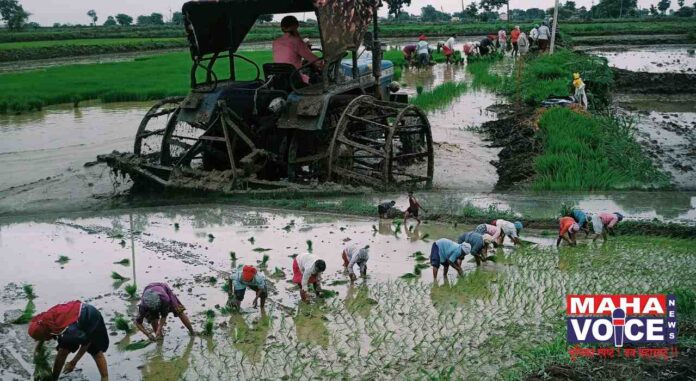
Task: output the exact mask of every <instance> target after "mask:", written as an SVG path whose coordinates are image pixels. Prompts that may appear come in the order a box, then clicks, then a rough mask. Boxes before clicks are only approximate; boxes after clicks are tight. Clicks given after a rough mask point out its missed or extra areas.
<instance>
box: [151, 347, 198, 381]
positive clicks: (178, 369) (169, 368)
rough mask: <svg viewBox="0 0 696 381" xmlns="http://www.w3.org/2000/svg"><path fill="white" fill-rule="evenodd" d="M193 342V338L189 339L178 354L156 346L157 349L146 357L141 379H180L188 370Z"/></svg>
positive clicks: (154, 380) (157, 380)
mask: <svg viewBox="0 0 696 381" xmlns="http://www.w3.org/2000/svg"><path fill="white" fill-rule="evenodd" d="M194 341H195V339H194V338H193V337H191V338H189V339H188V342H187V343H186V347H184V350H183V352H182V353H180V354H178V353H177V352H178V351H177V350H174V351H170V350H166V349H165V348H164V345H162V344H158V345H157V349H156V350H155V351H154V352H153V353H152V354H150V355H149V356H148V361H147V363H146V364H145V366H143V367H142V379H143V380H145V381H147V380H152V381H159V380H178V379H180V378H181V376H182V375H183V374H184V373H186V370H188V368H189V364H190V358H191V350H192V349H193V343H194ZM172 352H174V353H172Z"/></svg>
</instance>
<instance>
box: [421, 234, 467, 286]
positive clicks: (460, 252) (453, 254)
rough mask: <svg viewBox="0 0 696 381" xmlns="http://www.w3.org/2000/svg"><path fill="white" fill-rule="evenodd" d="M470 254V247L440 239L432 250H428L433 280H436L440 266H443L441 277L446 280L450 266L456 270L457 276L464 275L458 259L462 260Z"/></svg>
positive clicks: (465, 244)
mask: <svg viewBox="0 0 696 381" xmlns="http://www.w3.org/2000/svg"><path fill="white" fill-rule="evenodd" d="M469 253H471V245H469V244H468V243H466V242H465V243H461V244H458V243H456V242H454V241H452V240H449V239H447V238H440V239H438V240H437V241H435V242H434V243H433V247H432V249H430V265H431V266H433V280H436V279H437V271H438V269H439V268H440V265H442V266H444V267H445V268H444V271H443V275H444V278H445V279H447V270H449V267H450V265H451V266H452V267H454V269H455V270H457V273H458V274H459V275H464V271H462V267H461V266H460V265H459V264H460V263H461V261H460V260H459V259H460V258H464V256H465V255H467V254H469Z"/></svg>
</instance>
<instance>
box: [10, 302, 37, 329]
mask: <svg viewBox="0 0 696 381" xmlns="http://www.w3.org/2000/svg"><path fill="white" fill-rule="evenodd" d="M34 312H36V306H35V305H34V302H32V301H31V299H30V300H29V301H28V302H27V305H26V306H25V307H24V311H22V314H21V315H20V316H19V317H18V318H17V319H15V320H14V321H13V322H12V323H14V324H27V323H29V322H30V321H31V318H33V317H34Z"/></svg>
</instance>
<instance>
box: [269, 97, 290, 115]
mask: <svg viewBox="0 0 696 381" xmlns="http://www.w3.org/2000/svg"><path fill="white" fill-rule="evenodd" d="M286 103H287V102H285V99H283V98H281V97H278V98H275V99H273V100H272V101H271V103H270V104H269V105H268V111H270V112H272V113H274V114H277V113H279V112H280V111H281V110H283V109H284V108H285V104H286Z"/></svg>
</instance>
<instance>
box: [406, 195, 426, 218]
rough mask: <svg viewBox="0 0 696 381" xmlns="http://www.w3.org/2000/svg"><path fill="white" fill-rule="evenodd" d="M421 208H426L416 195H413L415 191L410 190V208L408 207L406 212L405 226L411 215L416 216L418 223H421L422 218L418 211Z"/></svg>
mask: <svg viewBox="0 0 696 381" xmlns="http://www.w3.org/2000/svg"><path fill="white" fill-rule="evenodd" d="M420 209H423V210H425V209H424V208H423V207H422V206H421V204H420V203H419V202H418V200H416V197H415V196H414V195H413V191H408V209H406V212H404V226H406V220H408V219H409V218H411V217H413V218H415V219H416V221H418V225H420V223H421V220H420V219H419V218H418V211H419V210H420ZM426 212H427V210H426Z"/></svg>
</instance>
